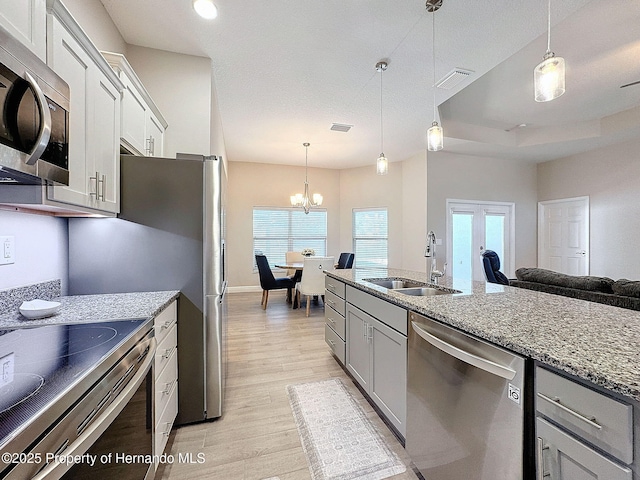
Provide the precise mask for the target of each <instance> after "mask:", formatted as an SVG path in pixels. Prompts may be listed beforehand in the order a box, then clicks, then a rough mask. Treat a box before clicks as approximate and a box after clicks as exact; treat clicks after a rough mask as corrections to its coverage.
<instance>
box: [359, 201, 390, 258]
mask: <svg viewBox="0 0 640 480" xmlns="http://www.w3.org/2000/svg"><path fill="white" fill-rule="evenodd" d="M387 244H388V228H387V209H386V208H370V209H354V210H353V251H354V253H355V265H354V267H366V268H374V267H378V268H380V267H384V268H386V267H387V263H388V255H387Z"/></svg>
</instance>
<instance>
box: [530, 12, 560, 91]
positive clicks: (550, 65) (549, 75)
mask: <svg viewBox="0 0 640 480" xmlns="http://www.w3.org/2000/svg"><path fill="white" fill-rule="evenodd" d="M533 82H534V85H535V99H536V102H548V101H549V100H553V99H555V98H558V97H559V96H560V95H562V94H563V93H564V58H562V57H556V56H555V53H553V52H552V51H551V0H549V4H548V15H547V52H546V53H545V54H544V57H543V60H542V62H540V63H539V64H538V65H537V66H536V68H535V69H534V70H533Z"/></svg>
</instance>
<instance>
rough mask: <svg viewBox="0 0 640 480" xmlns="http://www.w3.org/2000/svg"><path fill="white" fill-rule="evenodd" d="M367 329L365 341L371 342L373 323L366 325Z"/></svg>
mask: <svg viewBox="0 0 640 480" xmlns="http://www.w3.org/2000/svg"><path fill="white" fill-rule="evenodd" d="M367 331H368V335H367V342H368V343H371V342H373V325H367Z"/></svg>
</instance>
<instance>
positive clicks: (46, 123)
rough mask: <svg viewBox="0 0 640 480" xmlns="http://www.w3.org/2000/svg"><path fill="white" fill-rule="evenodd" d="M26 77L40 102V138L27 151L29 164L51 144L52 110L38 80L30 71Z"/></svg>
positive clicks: (35, 160)
mask: <svg viewBox="0 0 640 480" xmlns="http://www.w3.org/2000/svg"><path fill="white" fill-rule="evenodd" d="M24 79H25V80H26V81H27V83H28V84H29V86H30V87H31V90H33V93H34V94H35V97H36V103H37V104H38V110H40V120H41V121H40V131H39V132H38V138H37V139H36V141H35V145H34V146H33V150H31V151H30V152H29V153H27V155H28V157H27V160H26V162H25V163H26V164H27V165H34V164H35V163H36V162H37V161H38V159H39V158H40V155H42V153H43V152H44V151H45V150H46V148H47V145H49V138H50V137H51V112H49V105H47V99H46V97H45V96H44V93H42V90H41V89H40V86H39V85H38V82H36V80H35V79H34V78H33V77H32V76H31V75H29V74H28V73H25V74H24Z"/></svg>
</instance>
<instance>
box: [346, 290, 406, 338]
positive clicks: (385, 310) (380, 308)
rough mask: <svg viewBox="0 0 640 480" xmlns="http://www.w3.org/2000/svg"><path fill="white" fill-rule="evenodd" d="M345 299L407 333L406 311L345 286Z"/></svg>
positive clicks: (404, 333) (399, 330)
mask: <svg viewBox="0 0 640 480" xmlns="http://www.w3.org/2000/svg"><path fill="white" fill-rule="evenodd" d="M346 294H347V296H346V299H347V302H349V303H350V304H352V305H355V306H356V307H358V308H359V309H360V310H362V311H365V312H367V313H368V314H369V315H371V316H372V317H375V318H377V319H378V320H380V321H381V322H382V323H384V324H386V325H388V326H390V327H391V328H393V329H394V330H397V331H398V332H400V333H402V334H403V335H405V336H406V335H407V322H408V320H407V311H406V310H405V309H404V308H400V307H398V306H396V305H393V304H391V303H389V302H387V301H385V300H382V299H381V298H378V297H374V296H373V295H371V294H369V293H365V292H363V291H362V290H358V289H357V288H353V287H351V286H347V291H346Z"/></svg>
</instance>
